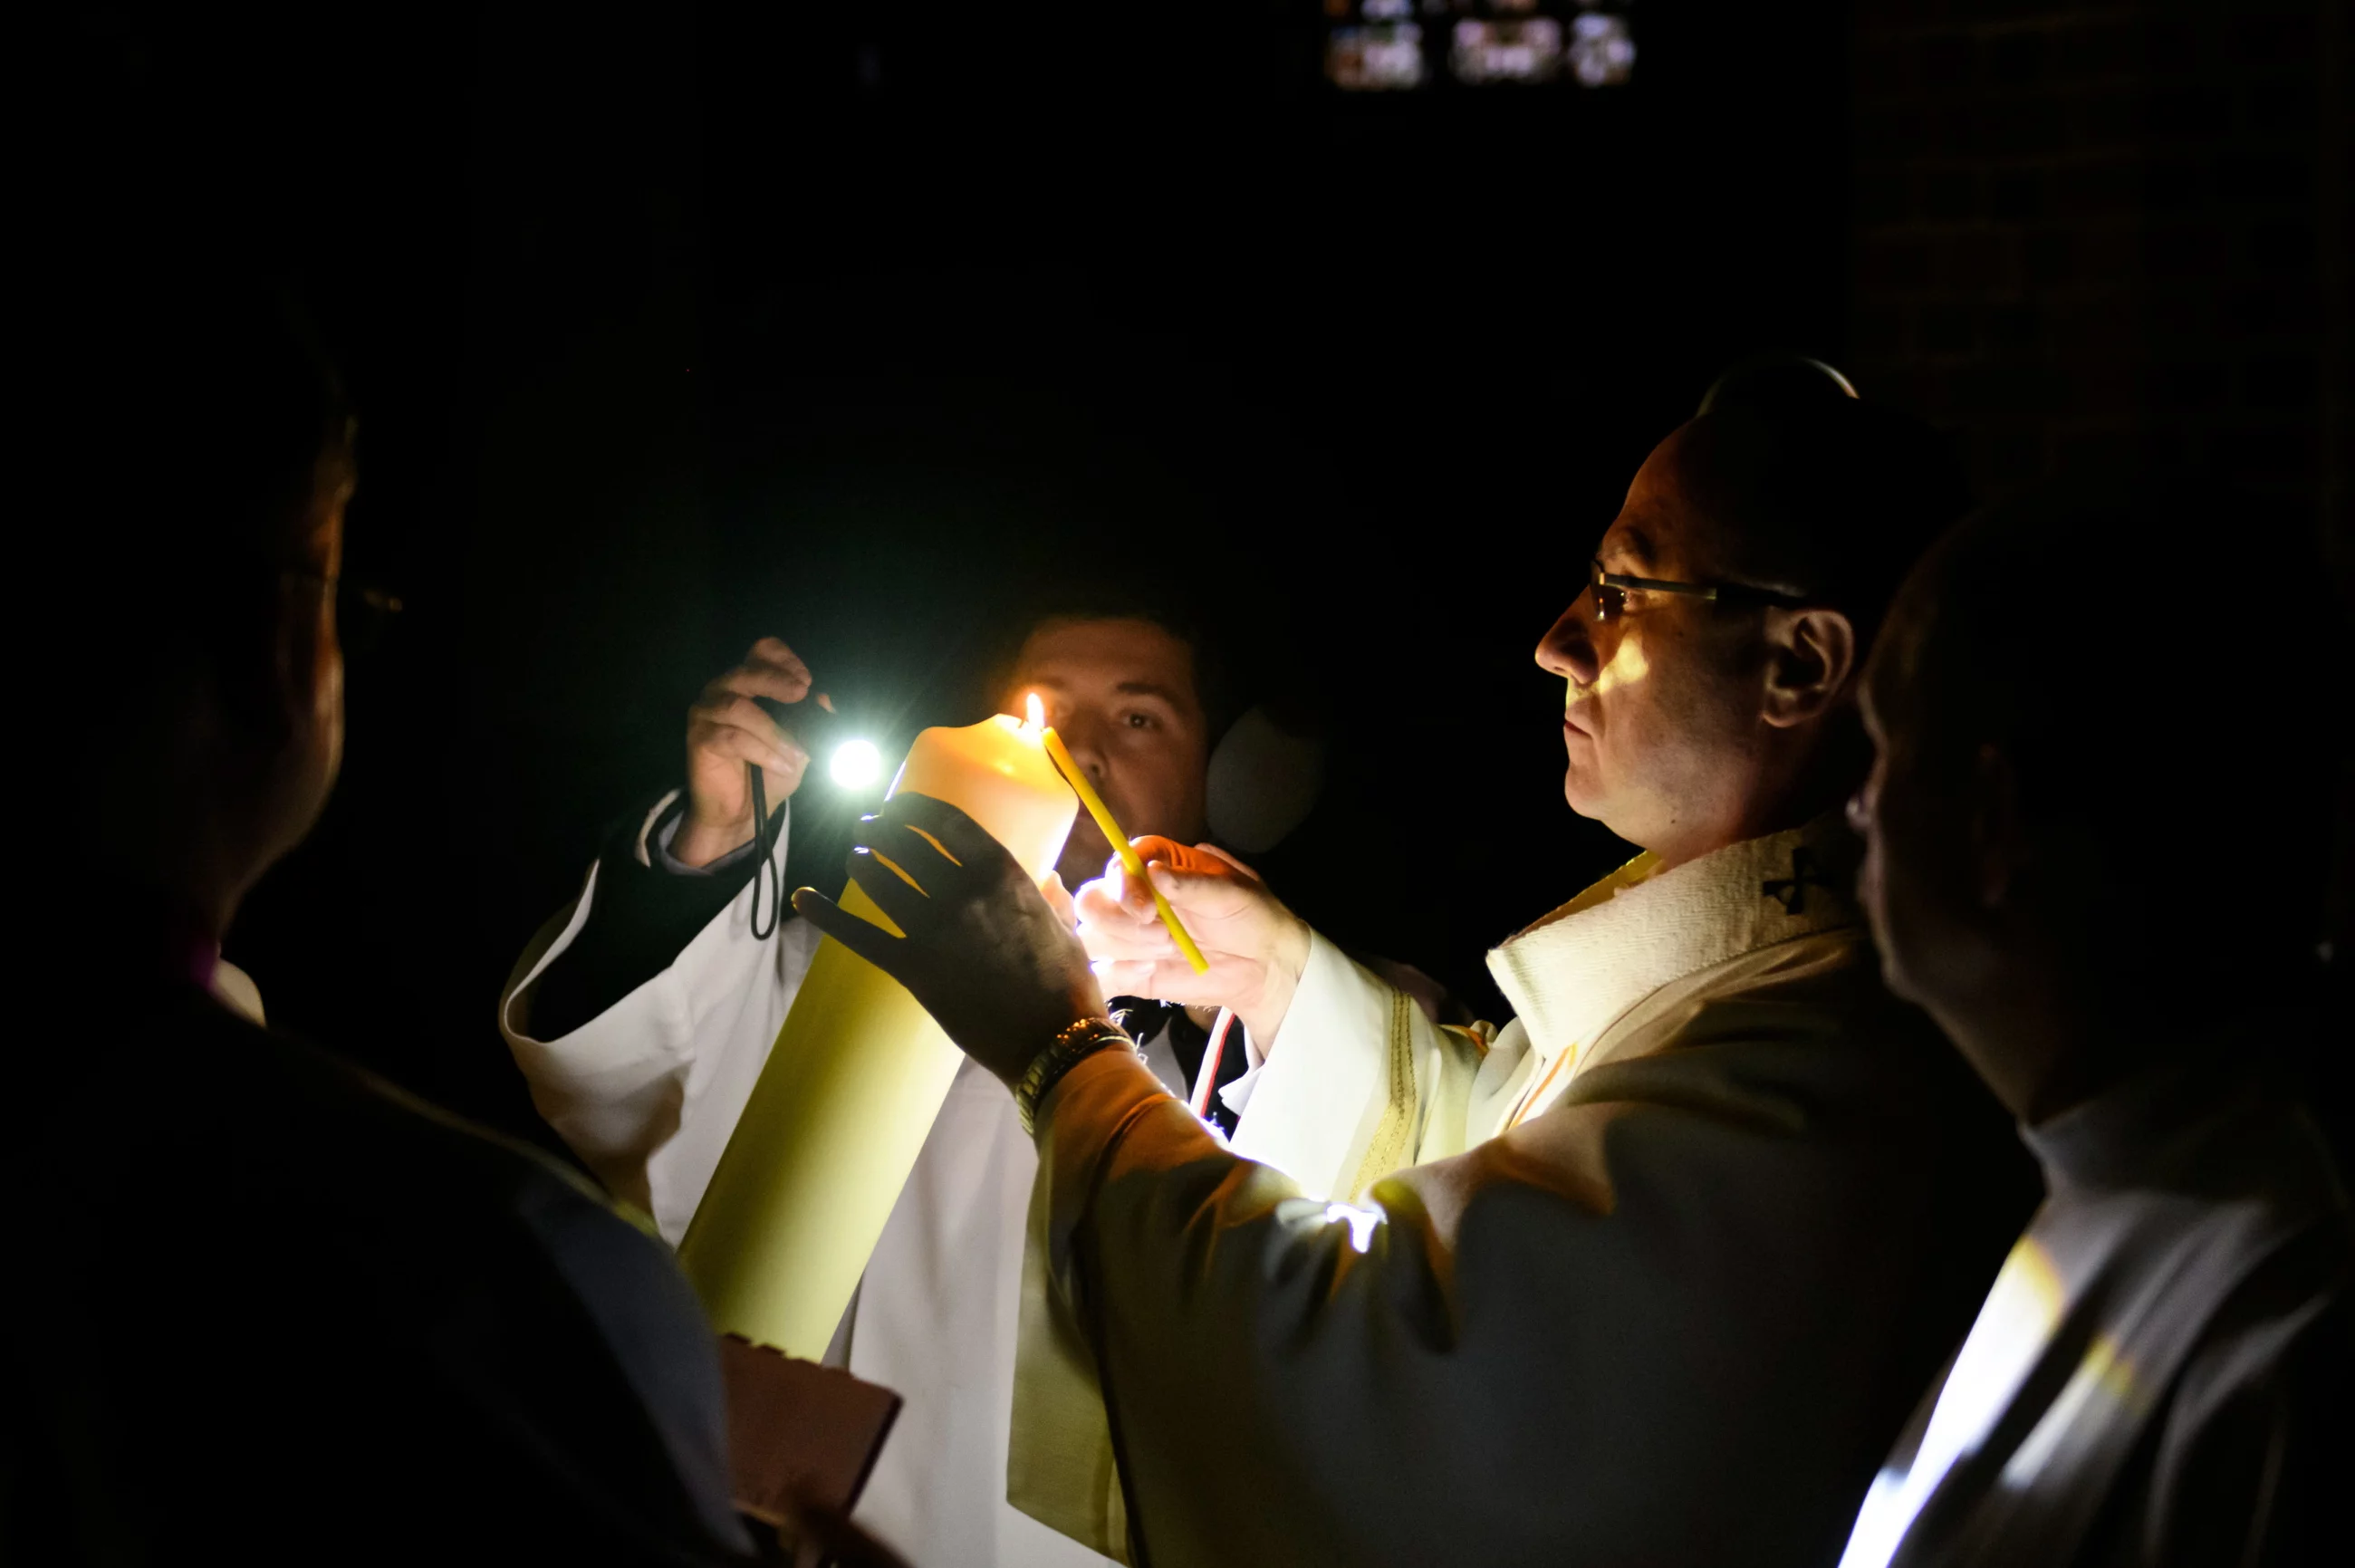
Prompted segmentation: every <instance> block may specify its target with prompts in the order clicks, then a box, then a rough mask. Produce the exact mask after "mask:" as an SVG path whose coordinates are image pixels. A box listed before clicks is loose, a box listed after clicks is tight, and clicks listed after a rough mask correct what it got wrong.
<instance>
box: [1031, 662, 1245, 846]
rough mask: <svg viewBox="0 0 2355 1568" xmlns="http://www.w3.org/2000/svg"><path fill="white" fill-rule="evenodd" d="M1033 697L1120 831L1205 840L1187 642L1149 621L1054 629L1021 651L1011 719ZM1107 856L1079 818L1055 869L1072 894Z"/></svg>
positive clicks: (1205, 758) (1200, 728)
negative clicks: (1109, 809)
mask: <svg viewBox="0 0 2355 1568" xmlns="http://www.w3.org/2000/svg"><path fill="white" fill-rule="evenodd" d="M1034 691H1035V692H1037V693H1038V694H1039V699H1040V700H1041V701H1042V702H1043V703H1044V704H1045V706H1046V709H1047V722H1048V723H1050V724H1052V725H1053V726H1054V727H1055V732H1056V733H1057V734H1058V735H1060V736H1061V737H1062V740H1063V743H1064V744H1065V745H1067V746H1069V747H1070V748H1071V760H1072V761H1073V762H1076V763H1079V764H1080V766H1081V767H1082V769H1084V770H1086V772H1087V775H1088V778H1089V780H1090V782H1092V784H1094V785H1095V786H1096V790H1097V793H1099V794H1101V795H1103V798H1104V804H1105V805H1108V806H1110V807H1112V813H1113V815H1114V816H1116V817H1118V818H1119V819H1120V825H1121V827H1123V828H1124V829H1126V830H1127V831H1128V832H1129V833H1131V834H1135V835H1138V836H1142V835H1144V834H1147V833H1159V834H1163V835H1165V836H1167V837H1171V838H1175V839H1177V840H1178V841H1179V842H1180V843H1186V844H1191V843H1193V842H1195V841H1196V840H1198V839H1199V838H1200V837H1202V836H1203V804H1202V803H1203V778H1204V773H1205V772H1206V770H1207V767H1208V763H1209V735H1208V729H1207V726H1206V725H1205V723H1204V721H1203V716H1202V702H1201V697H1200V695H1199V692H1198V691H1197V690H1196V688H1195V682H1194V650H1193V648H1192V647H1191V646H1190V645H1188V643H1187V642H1186V640H1185V639H1184V638H1182V637H1179V636H1177V635H1174V634H1172V633H1170V632H1169V631H1167V629H1166V628H1164V627H1161V626H1158V625H1156V624H1154V623H1153V622H1151V621H1136V620H1059V621H1049V622H1047V623H1046V624H1043V625H1041V626H1039V627H1038V628H1037V629H1036V630H1034V631H1033V632H1032V633H1031V634H1030V635H1029V638H1028V640H1027V641H1026V642H1024V644H1023V645H1022V652H1021V655H1020V656H1019V657H1018V659H1017V660H1016V661H1015V678H1014V685H1013V688H1011V690H1010V691H1009V692H1008V693H1007V705H1006V711H1007V712H1013V713H1018V712H1020V711H1021V710H1022V709H1021V702H1022V697H1023V694H1024V693H1026V692H1034ZM1111 857H1112V846H1111V845H1110V844H1109V843H1107V842H1105V840H1104V836H1103V832H1102V830H1100V829H1099V828H1098V827H1096V825H1095V819H1094V818H1093V817H1092V816H1089V815H1088V814H1087V813H1086V812H1082V813H1080V816H1079V820H1078V821H1077V822H1075V823H1074V824H1073V825H1072V827H1071V838H1070V839H1069V840H1068V841H1067V843H1066V844H1065V846H1064V849H1063V856H1062V859H1060V861H1058V862H1057V863H1056V868H1055V869H1057V870H1058V871H1060V873H1061V874H1062V878H1063V883H1064V885H1065V886H1066V887H1072V888H1076V887H1078V886H1079V885H1080V884H1081V883H1082V882H1083V881H1087V880H1091V879H1092V878H1095V877H1100V876H1102V875H1103V871H1104V862H1105V861H1106V860H1108V859H1111Z"/></svg>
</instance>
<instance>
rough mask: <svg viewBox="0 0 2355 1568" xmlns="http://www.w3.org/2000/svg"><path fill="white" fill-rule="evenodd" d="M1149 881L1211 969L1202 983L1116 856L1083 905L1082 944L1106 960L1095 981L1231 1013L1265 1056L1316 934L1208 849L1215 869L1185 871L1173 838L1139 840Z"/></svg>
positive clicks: (1124, 992)
mask: <svg viewBox="0 0 2355 1568" xmlns="http://www.w3.org/2000/svg"><path fill="white" fill-rule="evenodd" d="M1133 842H1134V844H1135V849H1136V852H1137V854H1138V855H1139V856H1141V857H1143V859H1144V860H1145V863H1146V875H1147V876H1149V877H1151V878H1152V879H1153V881H1154V884H1155V885H1156V886H1157V887H1158V888H1160V890H1161V896H1162V897H1163V898H1166V899H1167V900H1168V901H1169V907H1170V908H1171V909H1172V910H1174V911H1176V912H1177V918H1178V919H1179V920H1180V921H1182V922H1184V923H1185V926H1186V933H1187V934H1188V935H1189V936H1191V937H1192V938H1193V939H1194V944H1195V945H1196V946H1198V947H1199V948H1200V949H1201V950H1202V956H1203V957H1204V958H1206V959H1208V960H1209V965H1210V967H1209V973H1207V974H1202V975H1197V974H1195V973H1194V970H1193V966H1192V965H1189V964H1188V963H1187V962H1186V960H1185V959H1184V957H1182V956H1181V955H1179V954H1178V951H1177V943H1176V942H1174V941H1172V940H1171V938H1170V935H1169V931H1168V928H1167V927H1166V926H1164V925H1163V924H1162V923H1161V917H1160V916H1159V915H1158V914H1156V912H1154V908H1153V894H1152V892H1151V891H1149V890H1148V889H1146V888H1144V887H1142V886H1138V885H1136V884H1135V883H1134V882H1132V881H1131V880H1130V879H1129V878H1128V876H1127V875H1126V874H1125V873H1124V872H1123V871H1122V869H1121V865H1120V860H1119V858H1118V857H1117V856H1115V857H1114V859H1113V860H1112V861H1111V862H1110V863H1109V864H1108V865H1106V866H1105V868H1104V874H1103V880H1100V881H1093V882H1089V883H1087V884H1085V885H1084V886H1082V888H1081V889H1080V891H1079V894H1078V896H1077V898H1076V900H1075V902H1076V903H1077V906H1078V910H1079V916H1080V939H1081V940H1082V942H1084V943H1085V944H1087V949H1088V955H1089V956H1090V957H1092V958H1094V959H1096V960H1098V964H1097V968H1096V976H1097V978H1098V979H1099V980H1100V981H1101V982H1102V983H1103V987H1104V989H1105V991H1106V992H1108V993H1109V994H1111V995H1113V996H1115V997H1153V998H1154V999H1156V1000H1157V1001H1164V1002H1185V1003H1189V1004H1193V1005H1196V1006H1204V1007H1221V1008H1233V1009H1234V1010H1235V1016H1236V1017H1237V1018H1239V1019H1242V1021H1243V1027H1244V1028H1245V1029H1249V1030H1251V1034H1252V1040H1254V1041H1255V1042H1257V1044H1258V1045H1259V1047H1260V1049H1261V1050H1262V1051H1265V1050H1267V1049H1268V1048H1269V1047H1270V1046H1272V1045H1273V1043H1274V1041H1275V1034H1276V1030H1277V1029H1278V1028H1280V1027H1281V1026H1282V1024H1283V1022H1284V1013H1285V1012H1286V1011H1287V1010H1288V1009H1289V1008H1291V1006H1292V993H1293V990H1294V988H1295V987H1296V986H1298V984H1299V983H1300V972H1301V970H1302V969H1303V968H1304V967H1305V966H1306V965H1307V963H1308V926H1307V924H1306V923H1305V922H1304V921H1302V920H1301V918H1300V917H1299V916H1298V915H1295V914H1294V913H1293V912H1291V911H1290V910H1288V909H1286V908H1284V905H1283V904H1282V903H1280V902H1279V901H1277V900H1276V897H1275V895H1274V894H1273V893H1271V892H1269V891H1267V884H1266V883H1264V882H1263V881H1261V880H1259V878H1258V877H1257V876H1255V875H1254V874H1253V873H1252V870H1251V869H1250V868H1249V867H1247V866H1245V865H1244V864H1243V863H1242V862H1241V861H1240V860H1237V859H1235V858H1234V857H1233V856H1231V855H1228V854H1225V853H1223V852H1222V851H1220V850H1218V849H1214V848H1211V847H1210V846H1209V845H1207V844H1205V845H1202V846H1201V847H1200V848H1199V850H1198V851H1196V855H1197V856H1198V857H1207V858H1209V860H1210V864H1211V865H1213V866H1215V867H1216V868H1217V869H1212V870H1179V869H1177V868H1176V867H1175V866H1173V865H1171V864H1170V863H1169V860H1170V859H1171V857H1172V855H1173V853H1174V852H1175V851H1176V849H1177V846H1175V845H1173V844H1172V843H1171V842H1170V841H1169V840H1168V839H1167V838H1160V837H1145V838H1138V839H1135V840H1134V841H1133Z"/></svg>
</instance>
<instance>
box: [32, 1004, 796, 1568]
mask: <svg viewBox="0 0 2355 1568" xmlns="http://www.w3.org/2000/svg"><path fill="white" fill-rule="evenodd" d="M91 1018H92V1019H93V1020H94V1021H92V1022H91V1024H90V1025H88V1026H87V1027H85V1028H84V1029H82V1030H81V1031H80V1032H81V1033H82V1036H83V1039H82V1041H81V1042H80V1050H79V1053H78V1054H77V1055H76V1056H75V1057H74V1058H73V1060H72V1062H71V1065H70V1066H69V1068H68V1069H67V1070H66V1072H64V1073H63V1074H62V1075H61V1077H60V1079H59V1082H58V1083H55V1084H54V1085H52V1086H51V1087H50V1089H49V1090H48V1092H47V1093H44V1094H43V1095H42V1096H41V1097H40V1103H39V1104H35V1105H32V1106H29V1107H25V1108H24V1110H23V1112H21V1113H20V1114H25V1113H29V1117H30V1121H31V1125H29V1126H28V1125H26V1123H25V1121H22V1120H20V1121H18V1122H17V1124H16V1125H15V1126H14V1127H13V1128H12V1136H13V1137H14V1138H15V1139H16V1148H15V1155H16V1159H17V1160H18V1161H19V1164H18V1166H17V1170H18V1179H17V1181H16V1183H15V1184H14V1188H15V1190H16V1193H17V1194H18V1195H19V1197H20V1198H22V1199H24V1200H27V1202H29V1203H33V1204H36V1205H37V1210H36V1211H35V1212H37V1215H38V1219H37V1224H36V1226H35V1229H34V1232H33V1244H31V1245H27V1246H24V1247H20V1248H19V1249H18V1251H17V1258H16V1267H15V1268H14V1269H12V1271H11V1280H10V1285H9V1288H8V1296H9V1297H10V1304H9V1312H10V1328H9V1332H8V1335H7V1356H8V1360H7V1363H6V1366H7V1374H6V1375H7V1378H8V1381H9V1383H10V1385H11V1386H10V1388H9V1391H8V1392H9V1397H8V1400H7V1411H8V1417H7V1420H8V1424H9V1428H10V1436H9V1442H8V1449H7V1457H6V1467H7V1471H8V1474H7V1476H6V1480H5V1497H6V1501H5V1505H0V1511H5V1527H4V1528H0V1559H5V1560H6V1561H9V1562H16V1563H26V1564H28V1565H29V1564H34V1563H41V1564H48V1563H133V1564H135V1563H166V1562H195V1561H219V1562H233V1563H375V1562H387V1563H392V1562H398V1563H459V1562H501V1563H538V1562H551V1563H664V1564H671V1563H680V1564H685V1563H710V1562H720V1561H736V1560H739V1558H740V1556H749V1553H750V1542H749V1541H748V1540H747V1539H746V1537H745V1536H744V1534H743V1533H742V1531H741V1525H740V1523H739V1521H738V1520H737V1519H736V1516H735V1514H734V1511H733V1509H732V1508H731V1506H730V1488H729V1484H728V1467H727V1460H726V1450H725V1441H726V1440H725V1424H724V1406H723V1403H722V1394H721V1387H720V1381H719V1365H718V1360H717V1353H716V1347H715V1345H714V1343H713V1340H712V1338H711V1334H710V1330H709V1327H708V1326H707V1325H706V1323H705V1321H704V1318H703V1316H702V1313H701V1312H700V1310H699V1309H698V1307H697V1304H696V1302H695V1299H694V1297H693V1295H692V1293H691V1292H690V1290H689V1288H688V1286H687V1282H686V1280H685V1279H684V1278H683V1277H682V1276H681V1275H680V1274H679V1272H678V1270H677V1266H676V1264H674V1263H673V1262H672V1260H671V1258H670V1256H669V1254H668V1251H667V1249H666V1248H665V1247H664V1246H663V1245H662V1243H660V1242H659V1241H658V1240H656V1239H655V1237H653V1236H651V1235H648V1234H646V1233H645V1232H643V1231H641V1230H640V1229H638V1228H637V1227H636V1226H635V1225H634V1223H633V1222H631V1221H628V1220H626V1219H624V1218H623V1216H622V1214H621V1213H619V1212H617V1211H615V1210H614V1208H613V1206H612V1205H611V1204H610V1203H609V1202H608V1200H605V1199H603V1198H602V1196H600V1195H599V1194H597V1193H596V1192H595V1191H594V1190H593V1189H591V1188H590V1187H589V1186H588V1185H587V1184H586V1183H585V1182H583V1181H582V1180H581V1179H579V1178H577V1177H574V1176H573V1175H571V1174H570V1172H568V1171H566V1170H564V1169H563V1168H559V1166H557V1165H556V1164H554V1163H553V1162H551V1161H549V1160H548V1159H547V1158H545V1157H541V1156H539V1155H538V1154H537V1153H536V1152H534V1151H532V1150H530V1149H527V1148H525V1147H522V1146H520V1145H517V1144H514V1143H511V1142H509V1141H507V1140H505V1139H502V1138H500V1137H497V1136H495V1135H492V1134H489V1133H486V1132H484V1131H481V1130H478V1129H476V1128H474V1127H473V1126H470V1125H466V1124H464V1123H463V1122H461V1121H459V1120H458V1119H457V1118H455V1117H453V1116H451V1115H446V1114H444V1113H442V1112H441V1111H439V1110H436V1109H434V1108H433V1107H432V1106H429V1105H426V1104H422V1103H421V1102H418V1101H416V1100H413V1099H411V1098H410V1097H409V1096H408V1095H406V1094H404V1093H401V1092H400V1091H399V1090H397V1089H394V1088H392V1087H391V1086H389V1085H388V1084H386V1083H382V1082H380V1081H378V1080H376V1079H374V1078H372V1077H370V1076H369V1075H368V1074H367V1073H364V1072H360V1071H359V1070H357V1068H354V1067H353V1066H351V1065H349V1064H348V1063H346V1062H345V1061H341V1060H340V1059H338V1058H336V1057H335V1056H332V1055H330V1054H328V1053H326V1052H325V1051H319V1050H316V1049H314V1048H313V1047H311V1046H308V1045H306V1044H304V1043H303V1042H301V1041H299V1040H292V1039H289V1038H287V1037H285V1036H283V1035H281V1034H277V1033H272V1032H270V1031H267V1030H264V1029H260V1028H257V1027H255V1026H254V1025H253V1024H251V1023H250V1022H248V1021H247V1020H246V1019H242V1018H240V1017H237V1016H235V1015H233V1014H231V1013H230V1012H229V1010H228V1009H227V1008H224V1007H222V1006H221V1005H219V1004H218V1002H216V1001H215V1000H214V999H213V998H212V997H210V996H208V994H207V993H205V992H204V991H202V990H200V989H198V988H197V987H196V986H194V985H191V984H185V983H176V984H170V985H165V984H155V985H151V986H144V987H142V986H137V985H134V986H130V987H119V988H118V991H117V993H116V994H114V995H112V996H110V997H109V998H108V1003H107V1010H106V1011H105V1012H104V1013H103V1014H102V1015H101V1014H99V1013H96V1012H93V1013H92V1015H91Z"/></svg>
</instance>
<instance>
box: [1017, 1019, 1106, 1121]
mask: <svg viewBox="0 0 2355 1568" xmlns="http://www.w3.org/2000/svg"><path fill="white" fill-rule="evenodd" d="M1115 1045H1118V1046H1125V1047H1126V1048H1127V1049H1128V1050H1129V1051H1132V1052H1134V1051H1136V1041H1135V1040H1131V1039H1130V1038H1129V1037H1128V1031H1127V1030H1125V1029H1122V1028H1121V1027H1120V1026H1119V1025H1118V1024H1116V1023H1114V1022H1113V1021H1112V1020H1111V1019H1080V1020H1079V1021H1078V1022H1077V1023H1072V1024H1067V1025H1065V1026H1064V1028H1063V1029H1062V1032H1060V1034H1058V1035H1056V1036H1055V1038H1054V1040H1053V1041H1052V1042H1051V1043H1050V1044H1049V1045H1048V1047H1047V1049H1046V1050H1044V1051H1040V1052H1039V1054H1038V1055H1036V1056H1034V1057H1032V1058H1031V1059H1030V1065H1029V1066H1028V1068H1026V1069H1024V1071H1023V1073H1022V1080H1021V1082H1020V1083H1017V1084H1015V1085H1014V1108H1015V1110H1016V1112H1017V1113H1018V1114H1019V1115H1020V1116H1021V1118H1022V1130H1023V1131H1024V1132H1026V1133H1033V1134H1034V1135H1035V1131H1036V1129H1035V1127H1034V1126H1033V1125H1032V1124H1033V1122H1034V1121H1035V1119H1036V1118H1037V1116H1038V1115H1039V1102H1040V1101H1042V1100H1044V1099H1046V1097H1047V1096H1048V1095H1049V1094H1050V1093H1052V1092H1053V1090H1054V1087H1055V1085H1056V1084H1058V1083H1061V1082H1062V1081H1063V1076H1064V1074H1065V1073H1068V1072H1071V1069H1072V1068H1074V1067H1077V1066H1078V1065H1079V1064H1080V1063H1081V1062H1082V1061H1086V1060H1087V1059H1088V1058H1089V1057H1091V1056H1093V1055H1094V1054H1095V1053H1096V1052H1097V1051H1105V1050H1109V1049H1110V1048H1112V1047H1113V1046H1115Z"/></svg>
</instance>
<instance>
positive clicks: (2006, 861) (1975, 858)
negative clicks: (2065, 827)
mask: <svg viewBox="0 0 2355 1568" xmlns="http://www.w3.org/2000/svg"><path fill="white" fill-rule="evenodd" d="M1969 805H1970V827H1971V865H1972V868H1973V869H1974V871H1975V872H1976V873H1977V883H1978V885H1977V890H1976V891H1977V894H1978V900H1979V907H1980V908H1981V909H1983V910H1989V911H1993V910H1999V909H2001V908H2003V907H2004V905H2005V904H2006V903H2008V902H2009V901H2010V899H2011V891H2012V884H2013V883H2014V881H2015V880H2017V879H2018V878H2019V873H2020V871H2021V869H2023V868H2025V867H2026V866H2027V864H2028V861H2029V859H2030V855H2031V850H2030V845H2029V842H2028V836H2027V831H2026V828H2027V825H2026V823H2025V822H2024V821H2023V820H2022V819H2021V816H2020V810H2019V773H2017V772H2016V771H2015V770H2014V769H2013V767H2012V765H2011V759H2010V758H2009V757H2008V756H2006V755H2005V754H2004V752H2003V751H2002V749H2001V748H2000V747H1998V746H1996V745H1994V744H1992V743H1985V744H1982V745H1981V746H1980V747H1979V752H1978V757H1977V761H1976V762H1975V763H1974V764H1973V766H1972V769H1971V784H1970V801H1969Z"/></svg>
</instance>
